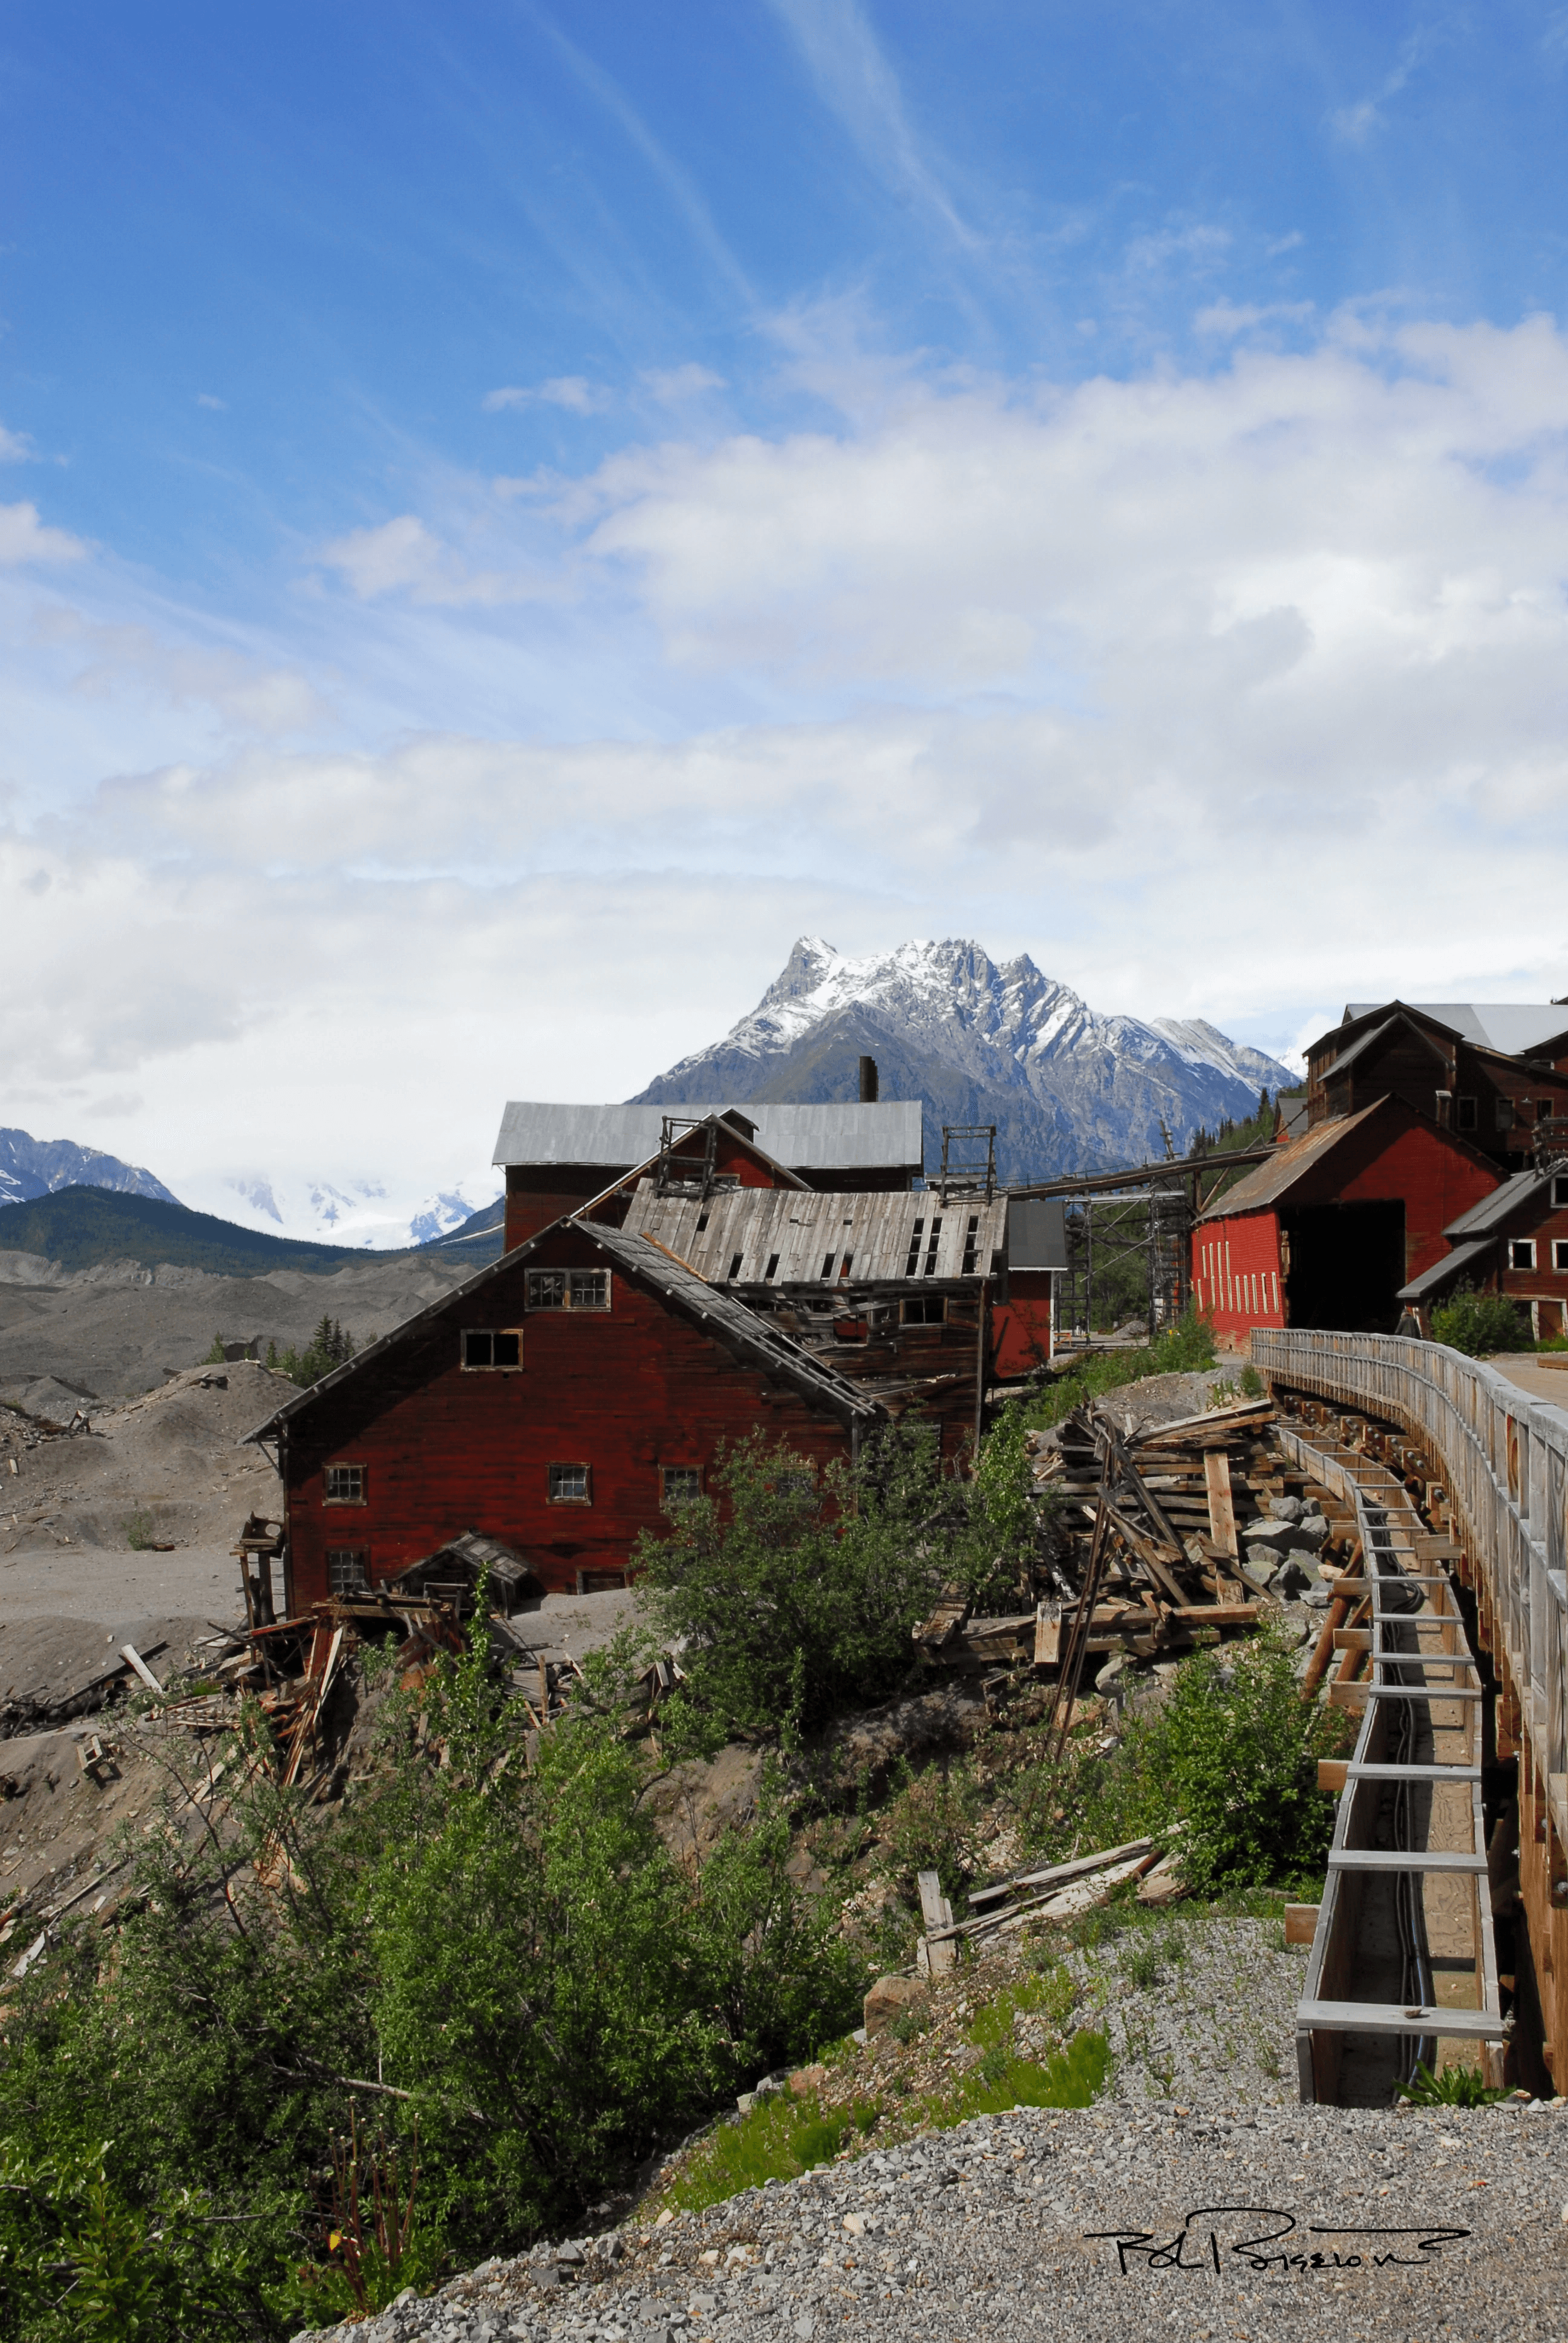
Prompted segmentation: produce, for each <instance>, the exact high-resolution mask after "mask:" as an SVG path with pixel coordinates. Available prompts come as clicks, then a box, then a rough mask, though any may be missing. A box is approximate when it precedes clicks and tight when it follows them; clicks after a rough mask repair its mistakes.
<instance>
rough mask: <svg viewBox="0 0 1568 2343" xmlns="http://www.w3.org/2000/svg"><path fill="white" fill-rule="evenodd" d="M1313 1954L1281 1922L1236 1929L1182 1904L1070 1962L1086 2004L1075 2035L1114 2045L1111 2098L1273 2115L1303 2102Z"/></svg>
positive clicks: (1247, 1923)
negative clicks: (1286, 1941)
mask: <svg viewBox="0 0 1568 2343" xmlns="http://www.w3.org/2000/svg"><path fill="white" fill-rule="evenodd" d="M1306 1965H1307V1956H1306V1951H1305V1948H1304V1947H1303V1948H1302V1949H1301V1950H1299V1951H1294V1950H1292V1951H1289V1952H1287V1951H1285V1950H1284V1949H1283V1948H1282V1946H1281V1943H1280V1923H1279V1921H1278V1920H1226V1919H1218V1918H1216V1917H1214V1916H1212V1915H1211V1914H1210V1913H1208V1912H1204V1911H1201V1910H1198V1909H1196V1908H1195V1907H1193V1906H1182V1905H1177V1906H1175V1907H1174V1908H1173V1910H1172V1911H1171V1914H1170V1916H1169V1917H1168V1919H1166V1920H1165V1921H1164V1922H1162V1923H1161V1925H1160V1926H1158V1927H1155V1928H1151V1929H1149V1930H1147V1931H1144V1930H1140V1931H1139V1932H1138V1933H1137V1934H1136V1935H1129V1936H1123V1937H1121V1939H1120V1940H1119V1941H1118V1942H1117V1944H1116V1945H1115V1946H1113V1947H1112V1946H1098V1947H1096V1948H1095V1949H1094V1950H1092V1951H1090V1952H1080V1953H1073V1954H1071V1955H1070V1956H1069V1957H1068V1962H1067V1966H1068V1967H1069V1969H1070V1971H1071V1972H1072V1974H1073V1976H1075V1977H1077V1978H1078V1979H1079V1980H1080V1982H1081V1985H1082V1986H1083V1990H1084V1998H1083V1999H1082V2000H1081V2002H1080V2004H1079V2006H1078V2007H1077V2008H1076V2009H1075V2010H1074V2012H1073V2015H1072V2023H1073V2025H1074V2026H1098V2027H1100V2028H1101V2031H1102V2032H1103V2033H1104V2034H1105V2036H1106V2037H1107V2039H1108V2040H1109V2042H1110V2044H1111V2056H1112V2057H1113V2058H1114V2060H1115V2062H1116V2063H1115V2066H1114V2069H1113V2072H1112V2075H1111V2097H1112V2098H1115V2099H1118V2100H1121V2101H1125V2102H1128V2103H1130V2104H1132V2105H1134V2106H1142V2105H1146V2104H1147V2103H1149V2102H1150V2101H1153V2100H1172V2099H1175V2100H1181V2101H1185V2102H1186V2103H1187V2104H1189V2105H1191V2106H1193V2107H1199V2106H1215V2105H1219V2104H1221V2103H1224V2104H1229V2105H1231V2106H1249V2107H1260V2106H1261V2107H1267V2106H1271V2105H1275V2106H1277V2105H1280V2104H1282V2102H1283V2101H1285V2100H1287V2099H1292V2100H1293V2099H1294V2097H1295V2096H1296V2005H1297V2003H1298V2002H1299V2001H1300V1999H1301V1997H1302V1978H1303V1977H1304V1976H1305V1974H1306Z"/></svg>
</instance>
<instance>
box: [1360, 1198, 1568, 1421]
mask: <svg viewBox="0 0 1568 2343" xmlns="http://www.w3.org/2000/svg"><path fill="white" fill-rule="evenodd" d="M1443 1234H1444V1236H1445V1237H1446V1238H1447V1240H1448V1242H1449V1244H1450V1245H1451V1247H1452V1251H1451V1252H1448V1253H1445V1254H1444V1255H1443V1257H1442V1260H1440V1261H1437V1262H1433V1263H1432V1266H1431V1267H1430V1268H1429V1269H1428V1270H1426V1271H1425V1272H1424V1273H1423V1274H1422V1275H1421V1276H1418V1277H1416V1278H1413V1279H1412V1281H1411V1282H1410V1283H1409V1284H1408V1285H1407V1286H1406V1287H1405V1289H1404V1291H1403V1292H1402V1294H1401V1295H1400V1300H1401V1301H1402V1302H1404V1303H1405V1304H1406V1305H1407V1306H1408V1307H1409V1308H1410V1309H1411V1310H1412V1311H1413V1312H1415V1313H1416V1315H1417V1316H1418V1318H1419V1319H1420V1321H1421V1322H1422V1325H1423V1326H1425V1325H1426V1324H1427V1323H1428V1322H1429V1321H1428V1317H1427V1313H1428V1312H1429V1311H1430V1310H1431V1308H1432V1305H1433V1304H1434V1303H1435V1302H1446V1301H1448V1300H1450V1299H1451V1298H1452V1295H1453V1294H1454V1293H1455V1292H1457V1291H1458V1290H1459V1289H1460V1288H1461V1287H1464V1286H1468V1287H1470V1288H1471V1289H1472V1290H1473V1291H1474V1292H1479V1293H1503V1294H1506V1295H1507V1296H1508V1297H1509V1299H1510V1300H1511V1301H1513V1302H1517V1303H1518V1304H1519V1306H1520V1308H1521V1309H1522V1310H1523V1311H1524V1312H1525V1313H1526V1314H1527V1316H1528V1317H1529V1320H1530V1331H1531V1333H1532V1335H1533V1337H1534V1339H1535V1340H1536V1341H1537V1342H1544V1341H1548V1340H1550V1339H1551V1338H1552V1337H1553V1336H1554V1335H1560V1334H1563V1333H1568V1157H1564V1156H1563V1155H1553V1156H1548V1157H1547V1158H1546V1159H1545V1161H1543V1162H1541V1163H1538V1164H1537V1165H1536V1166H1535V1168H1534V1169H1533V1171H1530V1172H1515V1173H1514V1175H1513V1179H1512V1180H1505V1181H1504V1182H1503V1185H1502V1187H1501V1188H1499V1189H1498V1190H1497V1191H1496V1192H1495V1194H1493V1195H1491V1196H1487V1197H1485V1198H1483V1201H1482V1202H1480V1203H1479V1204H1476V1205H1474V1206H1473V1207H1472V1209H1471V1210H1470V1211H1469V1212H1462V1213H1461V1215H1460V1217H1459V1218H1458V1220H1456V1221H1451V1222H1449V1224H1448V1227H1447V1228H1446V1229H1445V1230H1444V1231H1443ZM1564 1397H1565V1398H1568V1393H1564Z"/></svg>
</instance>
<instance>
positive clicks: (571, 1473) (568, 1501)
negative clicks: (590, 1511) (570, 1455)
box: [550, 1464, 593, 1505]
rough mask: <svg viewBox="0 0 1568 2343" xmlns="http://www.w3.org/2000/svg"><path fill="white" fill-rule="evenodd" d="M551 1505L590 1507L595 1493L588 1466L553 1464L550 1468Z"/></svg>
mask: <svg viewBox="0 0 1568 2343" xmlns="http://www.w3.org/2000/svg"><path fill="white" fill-rule="evenodd" d="M550 1503H551V1504H552V1505H590V1504H592V1503H593V1493H592V1488H591V1483H590V1480H589V1474H588V1466H587V1465H586V1464H552V1465H551V1466H550Z"/></svg>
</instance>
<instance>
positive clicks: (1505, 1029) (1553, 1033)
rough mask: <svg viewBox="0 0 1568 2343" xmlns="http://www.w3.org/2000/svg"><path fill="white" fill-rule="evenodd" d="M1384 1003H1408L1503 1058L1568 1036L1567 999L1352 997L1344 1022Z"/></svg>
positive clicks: (1526, 1053) (1390, 1005)
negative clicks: (1500, 999) (1388, 998)
mask: <svg viewBox="0 0 1568 2343" xmlns="http://www.w3.org/2000/svg"><path fill="white" fill-rule="evenodd" d="M1385 1006H1386V1007H1388V1008H1390V1009H1393V1008H1412V1009H1414V1010H1416V1011H1418V1013H1419V1014H1420V1015H1421V1016H1422V1017H1430V1018H1431V1019H1432V1021H1433V1022H1434V1023H1435V1024H1439V1025H1446V1026H1447V1028H1448V1030H1449V1031H1450V1032H1451V1033H1457V1034H1458V1035H1459V1037H1460V1039H1461V1040H1462V1041H1471V1042H1473V1043H1474V1044H1475V1045H1476V1046H1477V1047H1478V1048H1480V1049H1483V1050H1496V1051H1498V1052H1499V1053H1500V1054H1501V1055H1502V1056H1503V1057H1505V1058H1528V1057H1531V1056H1533V1055H1534V1054H1535V1053H1536V1052H1537V1051H1540V1050H1541V1048H1542V1047H1543V1044H1544V1043H1546V1042H1548V1041H1568V1001H1492V1002H1480V1001H1409V1002H1406V1001H1389V1002H1386V1003H1384V1002H1381V1001H1348V1002H1347V1003H1346V1005H1345V1013H1344V1019H1343V1022H1344V1023H1345V1024H1347V1025H1351V1024H1353V1023H1354V1022H1355V1021H1356V1020H1357V1019H1358V1018H1361V1017H1371V1016H1372V1015H1374V1014H1375V1013H1376V1012H1377V1011H1378V1010H1379V1009H1381V1008H1383V1007H1385ZM1323 1039H1324V1040H1325V1041H1326V1040H1327V1039H1328V1036H1327V1035H1326V1034H1325V1035H1324V1036H1323Z"/></svg>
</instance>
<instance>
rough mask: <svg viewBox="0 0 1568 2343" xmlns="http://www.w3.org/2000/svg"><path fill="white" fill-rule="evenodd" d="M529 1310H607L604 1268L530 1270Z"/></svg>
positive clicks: (606, 1281)
mask: <svg viewBox="0 0 1568 2343" xmlns="http://www.w3.org/2000/svg"><path fill="white" fill-rule="evenodd" d="M528 1308H529V1309H530V1310H608V1308H609V1272H608V1269H530V1270H529V1272H528Z"/></svg>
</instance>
